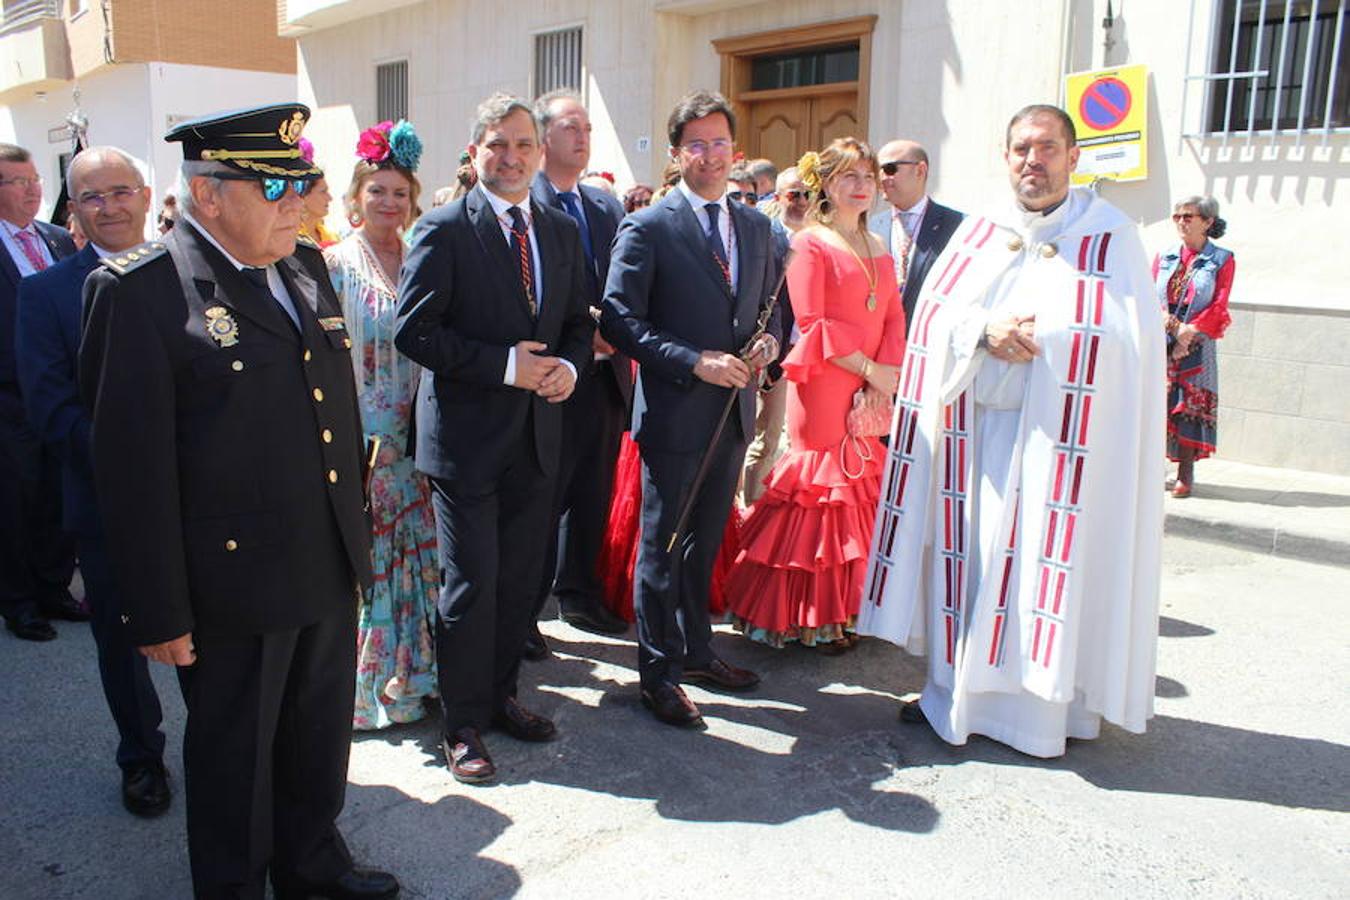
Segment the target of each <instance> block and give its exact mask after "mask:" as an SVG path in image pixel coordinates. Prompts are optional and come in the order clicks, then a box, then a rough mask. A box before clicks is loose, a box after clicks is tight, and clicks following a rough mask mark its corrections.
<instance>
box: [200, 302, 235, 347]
mask: <svg viewBox="0 0 1350 900" xmlns="http://www.w3.org/2000/svg"><path fill="white" fill-rule="evenodd" d="M206 333H207V334H209V335H211V339H212V340H214V341H215V342H216V343H217V344H219V345H220V346H222V347H233V346H234V345H235V344H237V343H239V323H238V322H236V321H235V320H234V317H233V316H231V315H230V312H229V310H227V309H226V308H225V307H223V306H211V307H208V308H207V310H206Z"/></svg>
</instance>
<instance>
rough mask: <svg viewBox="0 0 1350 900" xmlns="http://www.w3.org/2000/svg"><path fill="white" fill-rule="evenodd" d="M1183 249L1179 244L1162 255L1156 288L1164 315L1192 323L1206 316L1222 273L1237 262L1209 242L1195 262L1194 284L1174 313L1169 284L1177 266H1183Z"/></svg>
mask: <svg viewBox="0 0 1350 900" xmlns="http://www.w3.org/2000/svg"><path fill="white" fill-rule="evenodd" d="M1181 247H1182V245H1181V244H1178V245H1176V246H1175V247H1173V248H1172V249H1171V250H1168V251H1166V252H1164V253H1161V254H1159V256H1158V278H1157V281H1156V282H1155V285H1156V287H1157V290H1158V302H1159V303H1161V304H1162V308H1163V312H1168V313H1172V314H1174V315H1175V316H1176V317H1177V318H1178V319H1180V320H1181V321H1183V322H1189V321H1190V320H1191V319H1193V318H1195V317H1196V316H1197V315H1199V314H1200V313H1201V312H1203V311H1204V309H1205V307H1207V306H1209V304H1210V301H1212V300H1213V299H1214V283H1215V281H1216V279H1217V278H1218V277H1219V270H1220V269H1222V268H1223V267H1224V265H1225V264H1226V263H1227V262H1228V260H1230V259H1232V258H1233V252H1232V251H1231V250H1225V249H1224V248H1222V247H1220V246H1219V245H1217V244H1215V243H1214V242H1213V241H1205V246H1203V247H1201V248H1200V252H1199V253H1197V254H1196V255H1195V259H1194V260H1193V261H1192V262H1191V273H1192V274H1191V280H1190V284H1188V285H1187V286H1186V294H1185V296H1183V297H1182V298H1181V302H1180V303H1179V304H1177V308H1176V309H1172V307H1171V303H1170V302H1169V300H1168V298H1167V284H1168V282H1170V281H1171V280H1172V274H1173V273H1174V272H1175V271H1176V269H1177V266H1179V265H1181Z"/></svg>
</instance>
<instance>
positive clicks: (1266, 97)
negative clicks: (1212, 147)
mask: <svg viewBox="0 0 1350 900" xmlns="http://www.w3.org/2000/svg"><path fill="white" fill-rule="evenodd" d="M1213 2H1214V8H1213V11H1214V14H1215V15H1214V18H1213V21H1214V29H1215V30H1214V39H1213V43H1212V47H1213V52H1212V54H1211V55H1210V62H1209V65H1208V70H1207V71H1206V72H1205V73H1203V74H1195V73H1193V72H1191V71H1190V70H1189V69H1188V71H1187V75H1186V88H1185V90H1184V92H1183V95H1182V121H1183V122H1189V121H1190V120H1188V119H1187V118H1186V104H1187V101H1188V100H1189V98H1190V94H1191V87H1192V84H1193V83H1194V82H1200V83H1201V84H1202V85H1204V89H1203V104H1204V105H1203V106H1202V116H1201V127H1200V128H1199V130H1198V131H1194V132H1192V133H1190V134H1187V135H1185V137H1202V136H1213V135H1220V136H1222V138H1223V141H1224V142H1225V143H1227V141H1228V138H1229V137H1230V136H1232V135H1242V136H1245V137H1246V139H1247V142H1248V143H1250V142H1251V140H1252V138H1253V137H1255V136H1256V135H1269V136H1270V140H1271V142H1272V143H1273V142H1274V141H1275V139H1276V138H1277V137H1279V136H1280V135H1282V134H1294V135H1296V136H1297V139H1296V145H1297V144H1301V143H1302V141H1303V138H1304V136H1305V135H1307V134H1309V133H1314V132H1317V131H1320V132H1321V133H1322V142H1323V144H1325V143H1326V141H1327V139H1328V138H1329V137H1330V135H1331V134H1332V133H1333V132H1337V133H1339V132H1350V66H1347V65H1346V63H1345V62H1344V61H1343V59H1344V58H1343V57H1342V44H1343V43H1344V41H1343V38H1344V36H1345V32H1346V29H1347V24H1348V23H1347V16H1346V9H1345V8H1346V0H1213ZM1195 6H1196V3H1195V0H1191V13H1190V23H1189V25H1188V28H1187V33H1186V59H1187V65H1188V66H1189V65H1190V62H1191V42H1192V40H1193V37H1194V30H1195Z"/></svg>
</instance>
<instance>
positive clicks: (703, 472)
mask: <svg viewBox="0 0 1350 900" xmlns="http://www.w3.org/2000/svg"><path fill="white" fill-rule="evenodd" d="M792 253H793V251H792V250H791V249H790V248H789V249H788V252H787V253H786V254H785V255H784V256H783V267H782V271H780V272H779V273H778V282H777V284H775V285H774V287H773V293H771V294H769V299H768V300H766V301H765V302H764V308H763V309H761V310H760V311H759V321H758V322H756V323H755V333H754V334H752V335H750V338H749V340H747V341H746V342H745V344H744V345H743V346H742V347H741V350H740V353H739V354H737V355H738V356H740V358H741V360H742V361H743V362H745V363H746V365H749V363H750V359H749V356H750V349H751V348H752V347H754V346H755V342H756V341H758V340H759V339H760V338H762V337H763V336H764V332H766V331H768V329H769V320H770V319H771V318H773V311H774V309H775V308H776V307H777V306H778V295H779V294H780V293H782V292H783V282H784V281H785V280H787V270H788V263H789V262H791V261H792ZM740 390H741V388H731V389H730V390H729V391H728V392H727V403H726V406H724V407H722V415H721V417H720V418H719V419H718V420H717V427H716V428H714V429H713V433H712V439H711V440H710V441H708V446H706V447H704V448H703V456H702V458H701V459H699V461H698V471H696V472H695V473H694V480H693V481H692V482H691V483H690V485H689V493H688V494H686V495H685V498H684V505H683V506H681V507H680V516H679V518H677V519H676V520H675V528H674V530H673V531H671V533H670V541H669V542H667V544H666V552H667V553H670V552H671V551H673V550H674V549H675V544H676V542H677V541H679V539H680V534H681V533H683V531H684V526H685V525H687V524H689V515H690V513H692V512H693V510H694V503H695V502H696V501H697V500H698V494H699V491H700V490H702V488H703V482H704V479H706V478H707V477H708V467H709V466H711V465H712V457H713V451H715V450H716V449H717V444H718V442H719V441H721V440H722V432H723V431H725V430H726V427H727V419H728V418H729V417H730V416H731V408H732V407H733V406H734V405H735V404H736V395H737V393H739V392H740Z"/></svg>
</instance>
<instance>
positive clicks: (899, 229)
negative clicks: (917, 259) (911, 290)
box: [891, 213, 911, 291]
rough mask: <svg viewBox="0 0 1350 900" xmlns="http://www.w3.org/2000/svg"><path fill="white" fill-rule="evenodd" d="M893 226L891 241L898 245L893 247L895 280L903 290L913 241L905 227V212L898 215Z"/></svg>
mask: <svg viewBox="0 0 1350 900" xmlns="http://www.w3.org/2000/svg"><path fill="white" fill-rule="evenodd" d="M891 226H892V227H891V243H892V244H894V245H897V246H895V247H894V248H893V250H894V252H895V282H896V284H897V286H899V288H900V290H902V291H903V290H904V289H905V278H906V276H908V275H909V248H910V243H911V241H910V237H909V229H908V228H906V227H905V216H904V214H903V213H901V214H899V215H897V216H896V217H895V221H894V222H892V223H891Z"/></svg>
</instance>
